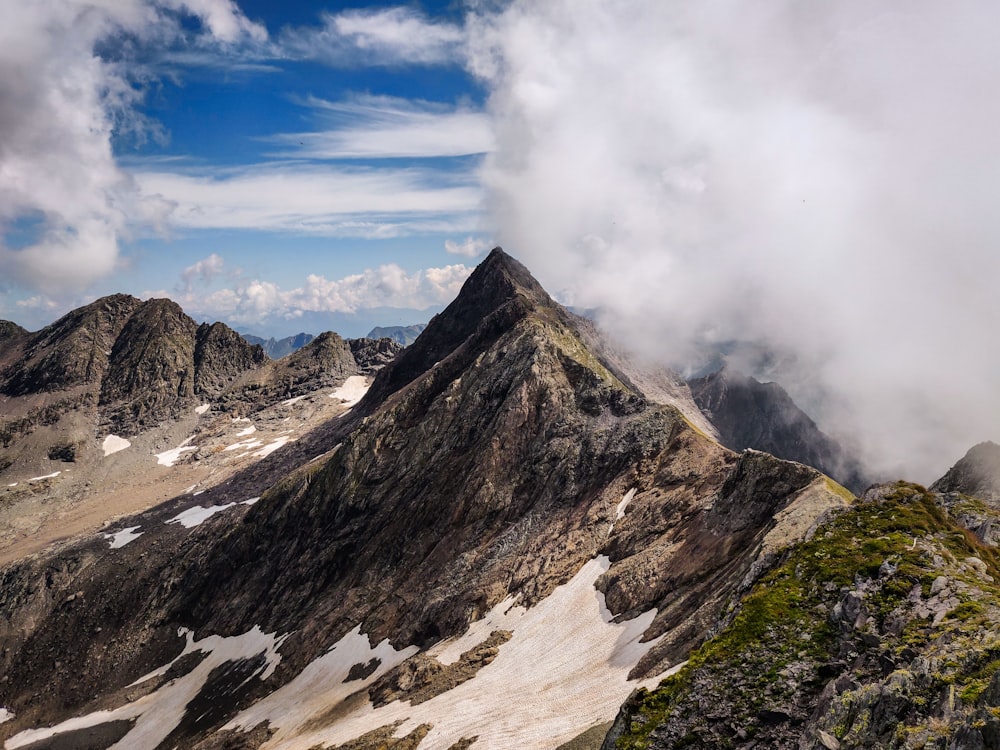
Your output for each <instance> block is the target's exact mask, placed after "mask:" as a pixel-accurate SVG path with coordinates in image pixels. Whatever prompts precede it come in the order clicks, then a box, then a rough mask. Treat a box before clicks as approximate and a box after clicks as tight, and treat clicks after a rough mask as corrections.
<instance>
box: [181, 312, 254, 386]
mask: <svg viewBox="0 0 1000 750" xmlns="http://www.w3.org/2000/svg"><path fill="white" fill-rule="evenodd" d="M266 361H267V355H266V354H265V353H264V350H263V349H262V348H261V347H259V346H254V345H251V344H249V343H248V342H247V341H246V340H245V339H244V338H243V337H242V336H240V335H239V334H238V333H237V332H236V331H234V330H233V329H232V328H230V327H229V326H227V325H225V324H224V323H212V324H208V323H202V324H201V325H200V326H198V330H197V332H196V333H195V345H194V392H195V393H196V394H197V395H198V396H203V397H205V398H215V397H217V396H219V395H220V394H221V393H222V392H223V391H224V390H225V389H226V388H228V387H229V386H230V385H231V384H232V383H233V381H235V380H236V378H238V377H239V376H240V375H242V374H243V373H245V372H247V371H248V370H252V369H254V368H255V367H260V366H261V365H262V364H264V362H266Z"/></svg>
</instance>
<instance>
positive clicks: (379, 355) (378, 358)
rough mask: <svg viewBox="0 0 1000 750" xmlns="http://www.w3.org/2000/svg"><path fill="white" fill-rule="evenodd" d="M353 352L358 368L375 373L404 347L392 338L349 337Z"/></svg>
mask: <svg viewBox="0 0 1000 750" xmlns="http://www.w3.org/2000/svg"><path fill="white" fill-rule="evenodd" d="M347 343H348V345H349V346H350V347H351V354H352V355H353V356H354V361H355V362H357V363H358V369H359V370H361V372H363V373H365V374H373V373H375V372H376V371H377V370H380V369H382V368H383V367H385V366H386V365H387V364H389V363H390V362H392V360H394V359H395V358H396V355H397V354H399V352H400V351H401V350H402V349H403V347H402V346H400V345H399V344H398V343H396V342H395V341H394V340H393V339H391V338H378V339H372V338H363V339H348V340H347Z"/></svg>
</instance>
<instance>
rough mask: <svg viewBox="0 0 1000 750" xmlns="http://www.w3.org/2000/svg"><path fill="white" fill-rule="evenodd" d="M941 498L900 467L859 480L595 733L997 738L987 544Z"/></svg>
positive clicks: (859, 740) (700, 742)
mask: <svg viewBox="0 0 1000 750" xmlns="http://www.w3.org/2000/svg"><path fill="white" fill-rule="evenodd" d="M985 452H989V453H992V455H993V457H994V458H995V456H996V446H991V447H988V448H984V447H982V446H979V447H977V449H973V451H972V452H970V454H972V455H973V462H974V463H978V459H979V458H980V457H981V456H982V454H983V453H985ZM969 464H970V461H969V457H968V456H967V457H966V459H963V461H961V462H959V464H958V465H956V467H955V468H953V469H952V470H951V471H950V472H949V473H948V475H946V477H948V480H947V481H945V478H942V480H941V481H939V482H938V483H936V485H935V486H938V485H942V484H946V483H950V482H952V481H953V480H954V479H955V477H956V476H957V475H963V474H964V473H965V471H966V470H967V469H968V467H969ZM994 466H995V464H994ZM994 487H995V485H994ZM963 499H964V501H965V502H966V503H971V504H973V505H975V504H976V503H981V502H983V498H975V497H970V496H964V498H963ZM954 508H955V506H954V503H953V498H949V497H948V496H946V495H943V494H941V493H938V492H933V491H928V490H926V489H924V488H923V487H920V486H919V485H913V484H908V483H906V482H898V483H896V484H891V485H876V486H873V487H872V488H870V489H869V490H867V491H866V492H865V494H864V495H863V496H862V497H861V498H860V499H859V501H858V502H857V503H856V504H854V505H852V506H851V507H850V508H847V509H844V510H842V511H841V512H839V513H838V514H836V515H835V516H834V517H833V518H831V519H830V520H828V521H826V522H825V523H823V524H822V525H820V526H819V527H818V529H817V530H816V533H815V534H814V535H813V537H812V539H811V540H809V541H807V542H805V543H804V544H801V545H798V546H797V547H795V548H794V549H792V550H791V551H790V553H789V554H787V555H786V556H785V557H784V559H783V560H782V561H781V562H780V563H779V564H778V565H777V566H775V567H774V568H773V569H772V570H771V571H769V572H768V573H767V574H765V575H764V576H762V577H761V578H760V579H759V581H758V582H757V583H756V584H755V585H754V587H753V588H752V589H751V591H750V592H749V594H748V595H747V596H746V597H745V598H744V599H743V601H742V603H741V606H740V608H739V610H738V611H736V612H734V613H733V614H732V615H731V616H730V617H729V618H728V619H727V621H726V623H725V626H724V627H723V628H721V629H720V630H719V632H718V634H717V635H716V636H715V637H714V638H712V639H710V640H709V641H707V642H706V643H704V644H702V646H701V647H700V648H698V649H696V650H694V651H693V652H692V653H691V655H690V658H689V660H688V662H687V664H686V665H685V666H684V668H683V669H681V670H680V671H679V672H678V673H676V674H675V675H672V676H671V677H669V678H667V679H666V680H664V681H663V682H662V683H661V684H660V685H659V687H658V688H657V689H655V690H652V691H645V690H640V691H637V692H636V693H635V694H633V695H632V696H631V697H630V698H629V700H628V701H627V702H626V704H625V706H623V708H622V711H621V713H620V714H619V716H618V718H617V720H616V722H615V725H614V728H613V729H612V730H611V732H609V734H608V739H607V741H606V742H605V743H604V745H603V747H604V748H612V747H614V748H622V749H630V748H640V747H641V748H653V749H657V748H676V747H692V748H751V747H768V748H816V749H817V750H819V749H821V748H826V749H827V750H831V749H836V748H845V749H846V748H875V747H877V748H983V749H984V750H985V748H994V747H1000V718H998V708H1000V669H998V667H1000V663H998V662H997V660H996V642H997V636H998V632H997V626H996V623H997V622H998V617H1000V585H998V581H1000V554H998V552H997V549H996V546H995V544H994V543H990V544H985V543H983V541H982V540H981V539H977V538H975V537H973V536H972V535H970V534H969V533H968V531H967V529H966V527H965V525H964V523H963V520H964V519H963V510H962V508H961V507H959V508H958V509H957V510H958V511H959V512H957V513H953V512H952V510H953V509H954ZM996 518H997V514H996V513H995V512H994V514H993V521H994V522H995V521H996Z"/></svg>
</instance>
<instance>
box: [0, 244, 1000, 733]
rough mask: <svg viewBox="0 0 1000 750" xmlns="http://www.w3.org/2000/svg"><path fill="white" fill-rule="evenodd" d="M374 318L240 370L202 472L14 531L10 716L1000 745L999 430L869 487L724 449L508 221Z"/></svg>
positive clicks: (272, 729)
mask: <svg viewBox="0 0 1000 750" xmlns="http://www.w3.org/2000/svg"><path fill="white" fill-rule="evenodd" d="M166 317H168V318H169V317H170V316H169V315H167V316H166ZM167 323H169V325H167ZM126 324H127V322H126ZM126 324H123V330H124V325H126ZM183 329H185V325H184V323H183V320H182V319H179V320H177V321H172V322H171V321H169V320H168V321H167V322H166V323H164V324H163V330H164V331H175V330H183ZM18 336H20V334H18ZM168 338H170V339H174V338H177V335H176V334H170V335H169V336H168ZM182 338H183V337H181V339H182ZM16 340H17V341H18V343H17V344H16V347H17V348H18V351H23V352H27V351H29V350H30V347H28V346H27V345H26V344H24V342H22V341H21V340H20V339H19V338H17V339H16ZM135 340H136V341H141V340H142V337H141V336H140V335H139V332H136V338H135ZM185 340H186V339H185ZM384 342H386V340H385V339H382V340H379V341H371V340H368V341H361V342H353V341H345V340H343V339H342V338H340V337H339V336H337V335H336V334H325V335H324V336H321V337H319V338H317V339H316V341H314V342H311V344H310V345H308V346H306V347H304V348H303V349H301V350H299V351H298V352H296V353H295V354H293V355H291V356H289V357H286V358H284V359H282V360H277V361H269V362H265V363H264V364H263V365H261V366H260V367H259V368H254V369H251V370H248V371H245V372H243V373H241V374H239V375H238V376H237V377H236V378H235V379H234V380H233V381H232V383H231V384H229V385H226V386H224V387H223V388H222V390H221V393H220V394H219V395H218V396H213V397H211V398H209V399H208V400H207V401H206V402H205V403H204V404H203V405H202V406H205V407H206V410H205V411H204V413H203V414H199V415H197V419H194V418H192V421H191V422H189V423H184V424H185V431H180V432H178V433H177V437H176V442H175V443H173V444H174V445H177V443H180V444H179V445H178V447H176V448H174V449H172V450H170V451H165V452H164V453H165V454H169V455H168V456H167V458H168V460H170V461H175V460H176V465H174V466H170V467H166V466H163V467H161V468H162V472H163V473H161V474H160V475H159V477H158V479H160V480H165V478H167V477H169V476H171V475H172V474H171V472H202V475H201V476H202V477H204V478H203V479H200V480H199V483H198V484H194V485H192V486H190V487H188V489H187V490H183V491H179V492H176V493H174V494H173V495H172V496H171V497H169V498H167V499H165V500H164V501H163V502H161V503H158V504H155V505H153V506H151V507H147V508H146V509H143V510H141V511H139V512H134V513H130V514H121V515H120V516H119V517H116V518H114V519H113V520H111V521H110V522H109V523H108V524H107V525H106V526H105V527H104V528H103V529H101V530H100V532H99V533H96V534H94V533H92V532H87V531H82V532H80V533H77V534H74V535H67V538H66V539H64V540H63V541H61V542H59V543H58V544H56V545H53V546H51V547H49V548H47V549H44V550H38V551H36V552H35V553H33V554H31V555H24V556H21V557H19V558H17V559H12V560H10V561H9V562H7V563H6V564H4V563H0V675H2V677H0V741H2V742H3V744H4V747H5V748H10V749H11V750H13V749H14V748H32V750H42V749H43V748H59V747H67V748H68V747H72V748H109V747H115V748H135V749H136V750H142V749H144V748H149V749H150V750H153V749H156V748H173V747H183V748H188V749H190V750H220V749H221V748H226V749H227V750H258V749H261V748H266V749H268V750H274V749H277V748H281V749H283V750H295V749H301V750H313V749H314V748H325V749H330V748H353V749H354V750H361V749H363V748H394V749H395V750H404V749H405V748H411V749H412V748H419V749H420V750H428V749H430V750H434V749H438V748H439V749H440V750H453V749H457V748H473V749H474V750H475V749H477V748H512V747H528V748H551V749H552V750H557V749H560V748H563V749H565V748H576V749H577V750H597V749H598V748H607V750H611V748H640V747H650V748H679V747H693V748H741V750H743V749H745V750H749V749H750V748H758V749H759V748H808V749H810V750H812V749H814V748H817V749H818V748H826V749H827V750H830V749H831V748H844V749H845V750H846V748H872V747H884V748H918V747H925V748H931V747H934V748H960V747H961V748H965V747H968V748H988V747H996V746H997V741H998V739H1000V719H998V718H997V715H998V714H997V708H998V706H1000V661H998V660H997V657H996V644H997V642H998V638H1000V632H998V630H997V626H996V624H995V623H996V622H998V618H1000V588H998V586H1000V584H998V583H997V581H1000V555H998V553H997V551H996V549H995V548H994V547H992V546H991V545H990V541H989V540H990V535H989V533H980V532H981V531H982V529H979V531H976V533H972V532H970V530H969V527H968V525H967V524H966V520H967V519H973V520H975V518H979V519H981V520H983V519H985V522H991V521H990V518H993V519H994V520H995V516H993V517H987V516H988V513H989V512H992V508H993V506H992V505H990V503H992V502H993V500H992V498H991V496H990V495H989V493H990V492H991V487H992V488H995V482H993V480H992V479H991V477H994V472H993V471H992V470H993V468H995V461H994V458H995V457H996V454H997V452H998V451H1000V449H998V448H997V447H996V446H992V445H989V444H988V445H986V446H985V447H983V446H978V447H977V448H976V449H974V450H973V451H972V452H970V454H969V456H972V458H971V459H970V457H969V456H967V457H966V459H963V460H962V461H960V462H959V464H957V465H956V468H955V469H953V470H952V471H951V472H949V475H947V476H950V477H951V478H950V479H948V480H947V481H945V479H944V478H943V479H942V480H941V481H940V482H939V483H935V485H934V486H933V487H934V488H932V489H931V490H927V489H924V488H923V487H919V486H917V485H913V484H908V483H906V482H899V483H895V484H890V485H875V486H873V487H871V488H869V489H868V490H866V492H865V493H864V494H863V495H862V496H861V497H860V498H856V497H855V496H853V495H852V494H851V493H850V492H849V491H847V490H845V489H844V488H843V487H841V486H839V485H838V484H837V483H836V482H834V481H833V480H831V479H830V478H828V477H827V476H824V475H823V474H821V473H820V472H819V471H818V470H816V469H814V468H812V467H810V466H808V465H805V464H803V463H800V462H794V461H788V460H782V459H780V458H776V457H774V456H772V455H770V454H768V453H765V452H762V451H759V450H754V449H747V450H744V451H742V452H741V453H735V452H733V451H731V450H729V449H728V448H726V447H724V446H723V445H722V444H720V442H718V440H717V439H716V436H717V435H721V434H722V433H723V430H722V429H721V428H719V425H713V424H711V423H710V422H709V421H708V420H707V419H706V417H705V415H704V414H702V413H701V412H700V411H698V409H697V406H696V405H695V400H694V397H693V396H692V393H691V391H690V390H688V386H687V384H686V383H684V382H683V381H682V380H681V379H680V378H679V376H677V375H676V374H675V373H670V372H669V371H665V370H662V369H658V368H656V367H655V366H652V365H648V364H646V365H636V364H635V363H633V362H630V361H628V359H627V358H626V357H625V355H624V354H622V353H621V352H617V351H615V349H614V347H613V346H612V345H611V344H610V343H609V342H607V341H605V340H603V339H602V338H601V336H600V334H599V333H598V332H597V331H596V329H594V328H593V326H592V325H591V324H589V323H588V322H587V321H585V320H582V319H581V318H579V317H577V316H576V315H573V314H572V313H570V312H569V311H567V310H565V309H564V308H562V307H561V306H559V305H558V304H556V303H555V302H554V301H553V300H552V299H551V298H550V297H549V296H548V294H547V293H546V292H545V290H544V289H542V287H541V286H540V285H539V284H538V283H537V282H536V281H535V280H534V279H533V278H532V276H531V274H530V273H529V272H528V270H527V269H526V268H525V267H524V266H523V265H521V264H520V263H518V262H517V261H516V260H514V259H513V258H511V257H510V256H508V255H507V254H505V253H504V252H503V251H502V250H500V249H499V248H498V249H496V250H494V251H493V252H491V253H490V254H489V256H488V257H487V258H486V259H485V260H484V261H483V262H482V263H481V264H480V265H479V267H478V268H477V269H476V270H475V271H474V272H473V273H472V274H471V275H470V277H469V278H468V280H467V281H466V283H465V285H464V286H463V288H462V290H461V292H460V293H459V295H458V297H457V298H456V299H455V300H454V301H453V302H452V303H451V304H450V305H449V306H448V307H447V308H445V309H444V310H443V311H442V312H441V313H439V314H438V315H436V316H434V318H433V319H431V321H430V322H429V323H428V325H427V328H426V329H425V330H424V331H423V332H422V333H421V335H420V336H419V337H418V339H417V340H416V341H415V342H414V343H413V344H411V345H410V346H408V347H406V348H405V349H402V350H401V351H398V352H397V353H396V354H395V356H394V357H393V358H392V359H391V360H389V361H387V362H384V360H385V359H387V358H388V356H389V354H390V352H391V347H392V346H394V345H393V344H391V342H388V343H384ZM12 351H13V350H12ZM150 351H151V352H154V353H156V352H166V353H168V354H170V356H159V355H158V356H157V357H154V358H153V359H152V361H153V362H154V363H157V362H162V361H167V362H172V361H174V360H173V359H171V357H173V356H174V354H171V353H176V352H180V351H186V349H184V347H183V346H180V345H178V344H177V343H176V342H175V343H171V342H162V343H159V344H157V346H155V347H151V348H150ZM112 359H114V357H112ZM181 359H183V357H181V358H179V359H178V360H177V361H180V360H181ZM185 361H186V360H185ZM362 362H368V363H371V366H372V367H375V368H377V369H374V370H372V371H370V372H369V373H362V372H360V371H361V370H362V367H363V365H362ZM156 366H157V367H158V366H159V365H156ZM170 372H171V373H173V372H174V371H173V370H170ZM183 372H184V373H186V372H187V370H183ZM195 372H196V373H197V367H196V368H195ZM171 382H176V383H186V382H187V376H186V375H184V376H178V377H177V378H176V380H175V381H171ZM369 382H370V387H367V390H366V385H367V384H368V383H369ZM310 384H318V385H319V386H320V387H319V388H316V389H312V388H311V385H310ZM331 389H332V390H331ZM153 392H154V393H156V392H157V391H156V389H155V388H154V389H153ZM279 399H280V400H279ZM198 408H201V406H199V407H198ZM304 417H308V420H311V421H309V422H308V429H305V428H301V425H302V423H303V421H304V420H303V418H304ZM748 418H753V419H758V418H759V415H757V413H756V412H754V411H753V410H751V411H749V412H748ZM180 424H181V423H180V422H178V425H180ZM177 429H178V430H179V429H180V427H179V426H178V428H177ZM265 431H268V434H269V438H268V439H269V440H270V441H271V442H268V443H267V444H266V445H263V446H261V445H260V443H259V442H257V436H258V435H259V434H260V433H263V432H265ZM185 434H186V435H187V437H186V438H183V442H181V438H182V436H183V435H185ZM803 434H805V433H803ZM234 440H235V441H236V442H232V441H234ZM254 443H256V444H254ZM272 446H276V447H273V449H271V448H272ZM128 450H131V449H128ZM128 450H126V451H123V453H127V452H128ZM262 452H263V453H266V455H262V456H261V455H259V454H260V453H262ZM234 454H240V455H243V456H244V458H243V459H241V461H242V463H239V462H237V463H236V464H230V463H227V461H228V459H226V458H225V457H226V456H232V455H234ZM114 455H119V454H114ZM109 458H110V460H112V461H113V460H114V459H113V457H109ZM963 462H964V463H963ZM144 470H146V469H144ZM213 472H214V473H213ZM213 477H214V478H213ZM196 488H197V489H196ZM971 490H975V491H976V492H978V493H979V495H980V496H978V497H977V496H975V495H972V494H966V492H967V491H971ZM3 507H4V506H3V505H0V512H2V511H3ZM976 514H979V515H978V516H977V515H976ZM986 531H987V532H988V531H989V529H986ZM977 534H978V536H977Z"/></svg>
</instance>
